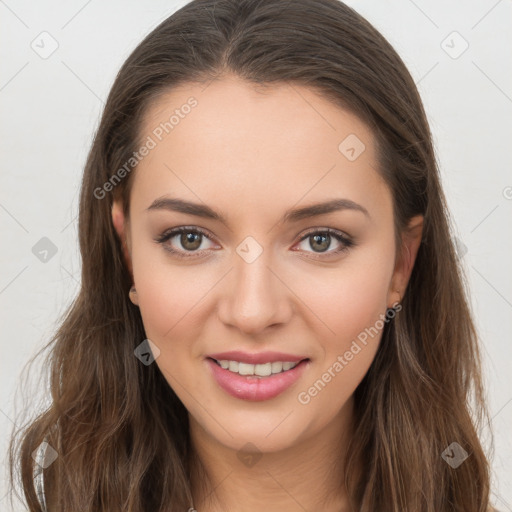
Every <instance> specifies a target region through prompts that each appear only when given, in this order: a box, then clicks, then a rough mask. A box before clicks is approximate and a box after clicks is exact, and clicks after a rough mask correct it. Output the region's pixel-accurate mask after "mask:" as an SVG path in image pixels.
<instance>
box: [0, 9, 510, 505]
mask: <svg viewBox="0 0 512 512" xmlns="http://www.w3.org/2000/svg"><path fill="white" fill-rule="evenodd" d="M185 3H186V2H185V1H183V2H173V1H160V0H152V1H150V2H136V1H133V0H131V1H124V2H121V1H120V0H110V1H108V2H100V1H99V0H89V1H88V2H87V1H82V0H73V1H68V2H64V1H49V0H45V1H40V2H37V3H36V2H29V1H25V0H5V1H4V0H0V20H1V23H2V29H1V31H0V43H1V44H0V53H1V55H0V62H1V68H0V69H1V74H0V109H1V115H2V123H1V128H0V130H1V131H0V145H1V163H2V173H1V188H0V223H1V229H2V251H1V252H0V264H1V274H0V316H1V320H2V326H3V327H2V339H1V345H0V346H1V349H2V357H1V361H2V363H1V364H2V371H1V375H0V449H1V450H2V455H3V454H4V453H5V448H6V447H7V440H8V437H9V435H10V433H11V429H12V427H13V425H14V422H15V421H16V422H17V423H18V424H20V422H21V419H18V415H19V414H21V413H23V412H24V411H25V412H27V409H26V406H25V405H24V404H25V402H23V400H28V401H29V404H30V408H31V409H32V410H29V411H28V414H33V413H34V410H35V408H36V405H37V404H38V403H39V406H41V407H42V406H43V404H44V403H45V400H47V397H45V395H44V393H43V391H44V386H43V385H38V384H37V380H36V379H37V375H38V370H39V369H40V368H41V361H38V362H37V363H36V365H35V366H34V367H32V368H30V369H27V370H26V372H25V377H26V378H27V379H28V382H29V383H30V382H33V383H32V384H31V385H32V388H31V387H28V388H26V389H25V388H20V385H21V380H20V379H21V371H22V369H23V366H24V364H25V363H26V362H27V361H28V359H29V358H30V357H31V356H32V355H34V354H35V352H36V350H38V349H39V348H40V347H41V346H42V345H43V343H44V342H45V341H46V340H47V339H48V337H49V336H50V334H51V333H52V332H53V331H54V329H55V328H56V326H57V325H58V320H59V317H60V315H61V314H62V313H63V312H64V310H65V307H66V305H67V304H68V303H69V301H70V300H71V299H72V298H73V297H74V295H75V293H76V292H77V290H78V285H79V283H78V280H79V277H80V261H79V258H78V247H77V230H76V214H77V201H78V187H79V182H80V178H81V173H82V169H83V164H84V161H85V158H86V154H87V151H88V148H89V146H90V143H91V140H92V135H93V133H94V130H95V129H96V127H97V125H98V122H99V116H100V113H101V110H102V107H103V104H104V100H105V98H106V96H107V94H108V91H109V89H110V86H111V85H112V82H113V79H114V76H115V74H116V73H117V71H118V69H119V67H120V66H121V64H122V63H123V61H124V60H125V59H126V57H127V56H128V55H129V53H130V51H131V50H132V49H133V48H134V47H135V46H136V45H137V44H138V43H139V42H140V41H141V39H142V38H143V36H144V35H145V34H147V33H148V32H149V31H150V30H151V29H153V28H154V27H155V26H156V25H157V24H158V23H160V21H162V20H163V19H164V18H166V17H167V16H169V15H170V14H171V13H172V12H174V11H175V10H176V9H177V8H178V7H181V6H182V5H184V4H185ZM348 3H349V4H350V5H351V6H353V7H354V8H355V9H356V10H357V11H359V12H360V13H361V14H362V15H363V16H365V17H366V18H367V19H368V20H369V21H370V22H371V23H373V24H374V25H375V26H376V27H377V28H378V29H379V30H380V31H381V32H382V33H383V34H384V36H385V37H387V38H388V40H389V41H390V42H391V44H393V46H394V47H395V49H396V50H397V51H398V53H399V54H400V55H401V56H402V58H403V59H404V61H405V62H406V64H407V65H408V67H409V70H410V71H411V74H412V75H413V77H414V79H415V80H416V83H417V84H418V87H419V90H420V93H421V95H422V97H423V100H424V104H425V108H426V110H427V113H428V116H429V120H430V123H431V128H432V131H433V134H434V142H435V144H436V148H437V154H438V160H439V164H440V167H441V172H442V177H443V184H444V187H445V191H446V194H447V197H448V202H449V205H450V209H451V212H452V215H453V221H454V224H455V227H456V237H457V239H458V244H459V248H460V256H461V259H462V262H463V265H464V267H465V269H466V272H467V275H468V280H469V285H470V289H471V300H472V304H473V308H474V312H475V317H476V321H477V326H478V329H479V332H480V335H481V338H482V341H483V343H482V345H483V348H484V350H483V355H484V364H485V371H486V375H485V378H486V385H487V390H488V395H489V405H490V411H491V415H492V417H493V419H492V428H493V430H494V433H495V454H494V459H493V461H492V469H493V501H494V503H495V505H496V506H497V507H498V508H499V509H500V510H502V511H512V439H511V435H510V432H511V425H512V404H511V402H512V386H511V382H512V377H511V360H512V357H511V354H512V343H511V335H510V333H511V331H512V314H511V313H512V273H511V271H510V262H511V261H512V258H511V256H512V237H511V236H510V235H511V229H510V228H511V218H512V216H511V213H512V173H511V170H510V169H511V161H512V152H511V151H510V146H511V144H512V137H511V135H512V134H511V132H512V116H511V114H512V68H511V66H510V62H512V44H511V39H510V33H511V31H512V2H511V0H499V1H496V0H480V1H475V0H471V1H462V0H459V1H441V0H435V1H432V0H431V1H429V2H427V1H426V0H415V1H413V0H388V1H382V0H366V1H357V0H351V1H349V2H348ZM43 32H47V34H43V35H41V33H43ZM454 32H456V33H455V34H454ZM52 45H53V46H56V45H58V47H57V48H56V49H55V51H54V52H53V53H52V54H51V55H48V53H50V51H51V50H53V48H52ZM467 45H468V47H467V49H465V48H466V46H467ZM45 52H46V53H45ZM507 63H508V64H507ZM44 237H46V238H47V239H49V240H50V241H51V243H50V242H48V240H44V241H41V239H42V238H44ZM38 244H39V245H38ZM34 247H35V248H36V249H33V248H34ZM52 248H53V251H55V250H56V253H55V254H53V252H52ZM43 249H46V250H49V252H48V253H44V252H42V251H43ZM34 387H35V388H36V389H34ZM22 393H23V394H22ZM38 400H39V402H38ZM488 433H489V432H488V429H484V430H483V431H482V432H481V436H482V440H483V441H484V444H485V445H487V439H488ZM6 491H7V487H6V481H5V474H2V475H1V481H0V509H1V510H7V509H8V502H7V499H6V498H5V493H6ZM17 509H18V510H22V508H21V507H17Z"/></svg>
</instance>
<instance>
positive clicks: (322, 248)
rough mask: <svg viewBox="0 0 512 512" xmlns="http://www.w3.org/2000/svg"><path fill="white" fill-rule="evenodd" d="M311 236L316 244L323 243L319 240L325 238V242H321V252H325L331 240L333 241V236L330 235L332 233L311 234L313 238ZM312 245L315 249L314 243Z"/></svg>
mask: <svg viewBox="0 0 512 512" xmlns="http://www.w3.org/2000/svg"><path fill="white" fill-rule="evenodd" d="M311 238H312V239H313V240H314V244H316V243H320V244H321V242H319V240H320V239H324V240H323V241H324V243H323V244H321V245H322V247H320V248H319V249H320V252H325V251H326V250H327V249H328V248H329V245H330V241H331V237H330V235H328V234H326V235H318V234H316V235H313V236H311V237H310V239H311ZM311 247H312V248H313V249H314V248H315V247H314V245H313V244H312V245H311Z"/></svg>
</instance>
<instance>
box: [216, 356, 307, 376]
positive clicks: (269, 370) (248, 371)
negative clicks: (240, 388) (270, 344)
mask: <svg viewBox="0 0 512 512" xmlns="http://www.w3.org/2000/svg"><path fill="white" fill-rule="evenodd" d="M217 362H218V363H219V364H220V365H221V366H222V368H224V369H225V370H229V371H230V372H234V373H238V374H240V375H257V376H258V377H268V376H269V375H272V374H274V373H280V372H281V371H287V370H291V369H292V368H294V367H295V366H297V365H298V364H299V362H300V361H299V362H297V363H290V362H287V361H286V362H283V361H275V362H273V363H263V364H249V363H240V362H239V361H227V360H222V361H217Z"/></svg>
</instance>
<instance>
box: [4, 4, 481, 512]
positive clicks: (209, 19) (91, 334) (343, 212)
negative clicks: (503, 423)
mask: <svg viewBox="0 0 512 512" xmlns="http://www.w3.org/2000/svg"><path fill="white" fill-rule="evenodd" d="M79 240H80V248H81V255H82V261H83V265H82V281H81V290H80V292H79V294H78V296H77V298H76V300H75V302H74V303H73V304H72V306H71V307H70V309H69V312H68V315H67V317H66V318H65V320H64V321H63V323H62V325H61V326H60V328H59V330H58V332H57V333H56V335H55V337H54V339H53V340H52V367H51V372H52V389H51V391H52V398H53V403H52V405H51V407H50V408H49V409H48V410H47V411H46V412H45V413H44V414H43V415H41V416H40V417H39V418H38V419H37V421H36V422H34V423H33V424H32V425H30V426H29V427H28V428H27V429H26V430H24V431H21V432H19V434H18V438H17V439H16V440H13V442H12V446H11V463H12V465H13V467H14V465H15V463H16V462H17V461H19V463H20V466H21V467H20V470H21V477H22V483H23V490H24V493H25V497H26V500H27V503H28V505H29V507H30V510H31V511H36V510H42V509H46V510H48V511H50V512H56V511H61V510H82V511H86V510H89V511H100V510H101V511H107V510H108V511H113V510H130V511H145V510H151V511H173V512H174V511H176V512H181V511H187V510H197V511H198V512H218V511H230V510H237V511H239V510H243V511H247V512H256V511H261V510H266V511H274V510H280V511H295V510H297V511H299V510H322V511H324V512H335V511H336V512H339V511H356V510H357V511H364V512H370V511H371V512H374V511H393V512H399V511H400V512H402V511H405V510H407V511H418V512H419V511H421V512H433V511H436V512H439V511H443V512H444V511H446V512H448V511H450V512H453V511H460V512H462V511H464V512H467V511H475V512H476V511H479V512H483V511H486V510H489V509H490V505H489V487H490V484H489V464H488V461H487V459H486V455H485V453H484V451H483V449H482V447H481V444H480V441H479V438H478V435H477V431H478V428H479V426H480V425H481V424H482V421H483V419H484V418H488V414H487V409H486V405H485V402H484V399H483V396H484V394H483V389H482V383H481V369H480V355H479V347H478V342H477V336H476V333H475V329H474V325H473V322H472V319H471V314H470V310H469V307H468V301H467V297H466V296H465V293H464V284H463V276H462V274H461V271H460V269H459V266H458V263H457V258H456V253H455V250H454V246H453V243H452V239H451V236H450V226H449V218H448V213H447V208H446V203H445V198H444V195H443V191H442V188H441V185H440V180H439V174H438V170H437V167H436V162H435V154H434V150H433V147H432V141H431V135H430V131H429V126H428V123H427V120H426V116H425V113H424V110H423V106H422V103H421V100H420V98H419V95H418V91H417V89H416V87H415V84H414V81H413V80H412V78H411V76H410V74H409V73H408V71H407V69H406V67H405V65H404V64H403V62H402V60H401V59H400V57H399V56H398V55H397V54H396V52H395V51H394V50H393V49H392V47H391V46H390V45H389V43H388V42H387V41H386V40H385V39H384V38H383V37H382V35H380V34H379V33H378V32H377V31H376V30H375V29H374V28H373V27H372V26H371V25H370V24H369V23H368V22H367V21H366V20H364V19H363V18H362V17H361V16H360V15H358V14H357V13H356V12H355V11H353V10H352V9H351V8H349V7H347V6H346V5H344V4H343V3H341V2H338V1H337V0H298V1H297V0H296V1H294V2H285V1H282V0H256V1H254V0H251V1H248V0H242V1H240V0H236V1H235V0H217V1H215V0H194V1H192V2H191V3H189V4H187V5H186V6H184V7H183V8H182V9H180V10H179V11H177V12H176V13H175V14H173V15H172V16H171V17H169V18H168V19H167V20H165V21H164V22H163V23H161V24H160V25H159V26H158V27H157V28H156V29H155V30H154V31H153V32H152V33H151V34H150V35H149V36H147V37H146V38H145V40H144V41H143V42H142V43H141V44H140V45H139V46H138V47H137V48H136V49H135V51H134V52H133V53H132V54H131V55H130V57H129V58H128V59H127V61H126V62H125V64H124V65H123V67H122V69H121V71H120V72H119V74H118V76H117V78H116V81H115V83H114V85H113V87H112V90H111V92H110V95H109V98H108V101H107V104H106V106H105V110H104V113H103V116H102V119H101V124H100V127H99V129H98V132H97V134H96V137H95V140H94V143H93V146H92V149H91V151H90V154H89V157H88V160H87V164H86V168H85V172H84V177H83V184H82V189H81V200H80V212H79ZM472 401H473V402H474V411H472V410H471V409H470V404H472ZM35 453H36V454H37V457H36V456H35V455H34V454H35ZM33 455H34V456H35V458H36V459H37V463H36V464H35V467H34V462H33V457H32V456H33ZM34 469H35V471H36V478H35V482H36V485H38V486H39V487H38V489H39V490H38V491H37V490H36V489H35V487H34V481H33V474H34V473H33V472H34Z"/></svg>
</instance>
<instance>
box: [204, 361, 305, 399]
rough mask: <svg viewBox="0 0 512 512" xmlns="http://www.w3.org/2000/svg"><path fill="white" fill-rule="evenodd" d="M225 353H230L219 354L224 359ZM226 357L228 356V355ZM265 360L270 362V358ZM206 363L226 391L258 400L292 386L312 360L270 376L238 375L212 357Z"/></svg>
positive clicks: (270, 396)
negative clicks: (222, 366)
mask: <svg viewBox="0 0 512 512" xmlns="http://www.w3.org/2000/svg"><path fill="white" fill-rule="evenodd" d="M225 354H228V352H226V353H224V354H217V355H222V356H223V357H222V359H224V356H225ZM230 354H231V353H230ZM274 354H275V352H274ZM238 357H239V356H238ZM215 359H217V358H215ZM225 359H228V358H227V357H226V358H225ZM231 359H232V360H238V361H239V360H240V359H237V358H234V357H233V356H231ZM277 360H279V361H290V359H287V358H284V359H277ZM265 361H266V362H269V360H268V359H266V360H265ZM243 362H244V361H243ZM292 362H294V361H292ZM206 363H207V364H208V366H209V367H210V370H211V372H212V374H213V377H214V378H215V380H216V381H217V384H218V385H219V386H220V387H221V388H222V389H223V390H224V391H226V393H228V394H230V395H231V396H234V397H235V398H240V399H241V400H250V401H254V402H257V401H262V400H269V399H271V398H274V397H276V396H277V395H279V394H281V393H282V392H283V391H285V390H286V389H288V388H289V387H290V386H292V384H294V383H295V382H296V381H297V380H298V379H299V378H300V376H301V375H302V374H303V373H304V371H305V369H306V368H307V367H308V366H309V364H310V363H311V361H310V360H305V361H301V362H300V363H299V364H298V365H297V366H296V367H295V368H292V369H291V370H288V371H285V372H281V373H276V374H275V375H270V376H269V377H257V376H255V375H238V374H237V373H234V372H230V371H229V370H225V369H224V368H221V367H220V366H219V365H218V364H217V363H216V362H215V361H214V360H213V359H210V358H207V359H206ZM253 364H256V363H253Z"/></svg>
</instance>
